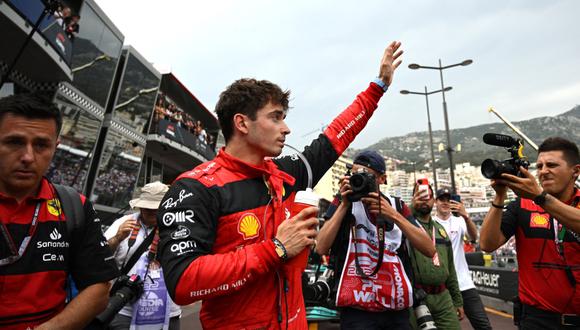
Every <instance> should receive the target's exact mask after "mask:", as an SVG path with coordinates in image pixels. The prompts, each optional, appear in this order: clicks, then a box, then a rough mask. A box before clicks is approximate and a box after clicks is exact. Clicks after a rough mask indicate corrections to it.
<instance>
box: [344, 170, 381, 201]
mask: <svg viewBox="0 0 580 330" xmlns="http://www.w3.org/2000/svg"><path fill="white" fill-rule="evenodd" d="M348 183H349V184H350V189H351V190H352V193H350V194H349V195H348V200H349V201H350V202H358V201H360V199H361V198H363V197H365V196H367V195H368V194H369V193H371V192H376V191H377V178H376V177H375V175H374V174H372V173H369V172H366V171H365V170H364V169H361V170H359V172H357V173H355V174H353V175H352V176H351V177H350V178H349V179H348Z"/></svg>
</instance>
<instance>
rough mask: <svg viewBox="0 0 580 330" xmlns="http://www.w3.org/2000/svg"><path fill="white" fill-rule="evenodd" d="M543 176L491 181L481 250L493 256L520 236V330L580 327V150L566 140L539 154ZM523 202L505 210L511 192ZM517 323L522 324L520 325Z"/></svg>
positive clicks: (555, 139)
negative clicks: (579, 180) (578, 183)
mask: <svg viewBox="0 0 580 330" xmlns="http://www.w3.org/2000/svg"><path fill="white" fill-rule="evenodd" d="M536 164H537V170H538V173H537V176H538V179H539V182H540V184H539V185H538V182H537V181H536V179H535V178H534V177H533V176H532V175H531V174H530V172H528V171H527V170H526V169H525V168H523V167H520V168H519V171H520V173H521V175H520V176H515V175H511V174H506V173H504V174H501V178H499V179H494V180H491V186H492V188H493V189H494V190H495V197H494V199H493V202H492V204H491V207H490V210H489V212H488V213H487V215H486V217H485V219H484V221H483V226H482V228H481V232H480V236H481V237H480V238H481V240H480V246H481V249H482V250H484V251H486V252H492V251H494V250H496V249H497V248H499V247H500V246H502V245H503V244H504V243H505V242H506V241H507V240H508V239H509V238H510V237H511V236H513V235H515V239H516V251H517V257H518V265H519V273H518V277H519V300H520V301H521V308H520V311H519V312H517V308H516V307H517V306H518V304H517V303H515V304H514V321H515V322H517V320H518V318H519V327H520V329H571V328H574V329H578V328H580V315H579V314H580V290H578V287H577V286H578V284H577V282H578V281H579V280H580V235H579V234H578V233H580V208H579V207H580V206H579V205H580V191H579V190H578V189H577V188H575V186H574V182H575V181H576V179H577V178H578V175H579V174H580V155H579V153H578V147H577V146H576V144H574V143H573V142H571V141H568V140H566V139H563V138H560V137H551V138H548V139H546V140H545V141H544V142H543V143H542V144H541V145H540V147H539V149H538V159H537V162H536ZM508 188H509V189H511V190H512V191H513V192H514V193H515V194H516V195H517V196H518V198H517V199H516V200H515V201H513V202H511V203H509V204H508V205H507V207H505V206H504V201H505V199H506V197H507V189H508ZM516 324H517V323H516Z"/></svg>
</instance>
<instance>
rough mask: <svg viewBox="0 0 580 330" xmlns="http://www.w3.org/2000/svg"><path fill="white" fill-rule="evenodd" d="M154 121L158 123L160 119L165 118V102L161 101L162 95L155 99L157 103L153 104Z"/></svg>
mask: <svg viewBox="0 0 580 330" xmlns="http://www.w3.org/2000/svg"><path fill="white" fill-rule="evenodd" d="M154 118H155V121H154V122H155V123H159V121H160V120H161V119H165V104H164V102H163V97H161V95H160V96H159V98H158V99H157V104H156V105H155V117H154Z"/></svg>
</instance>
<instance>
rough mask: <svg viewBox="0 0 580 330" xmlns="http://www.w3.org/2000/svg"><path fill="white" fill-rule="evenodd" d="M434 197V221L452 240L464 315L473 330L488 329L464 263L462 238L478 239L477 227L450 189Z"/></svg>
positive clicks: (441, 191)
mask: <svg viewBox="0 0 580 330" xmlns="http://www.w3.org/2000/svg"><path fill="white" fill-rule="evenodd" d="M435 198H436V199H435V205H436V206H437V212H436V215H435V216H434V219H435V221H437V222H438V223H439V224H440V225H441V226H443V228H445V231H446V232H447V235H448V236H449V239H450V240H451V247H452V248H453V262H454V264H455V271H456V273H457V282H458V283H459V290H460V291H461V296H462V297H463V310H464V311H465V315H466V316H467V318H468V319H469V322H470V323H471V326H472V327H473V328H474V329H475V330H479V329H491V325H490V324H489V319H488V318H487V314H486V313H485V310H484V308H483V303H482V302H481V298H480V297H479V294H478V293H477V290H476V289H475V285H474V284H473V280H472V279H471V273H470V272H469V267H468V266H467V260H465V251H464V243H463V237H464V236H465V235H468V236H469V237H470V239H471V240H473V241H475V240H477V227H476V226H475V223H473V221H471V218H470V217H469V214H468V213H467V211H466V210H465V207H464V206H463V203H461V202H458V201H456V200H451V191H450V190H449V189H447V188H442V189H439V190H437V193H436V195H435Z"/></svg>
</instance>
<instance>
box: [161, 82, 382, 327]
mask: <svg viewBox="0 0 580 330" xmlns="http://www.w3.org/2000/svg"><path fill="white" fill-rule="evenodd" d="M382 95H383V90H382V89H381V88H380V87H379V86H377V85H375V84H374V83H371V84H370V86H369V87H368V88H367V90H366V91H364V92H362V93H360V94H359V95H358V96H357V98H356V99H355V101H354V102H353V103H352V104H351V105H350V106H349V107H348V108H347V109H346V110H344V111H343V112H342V113H341V114H340V115H339V116H338V117H337V118H335V119H334V121H333V122H332V123H331V124H330V125H329V126H328V127H327V128H326V130H325V131H324V134H321V135H320V136H319V137H318V138H317V139H315V140H314V141H313V142H312V143H311V144H310V146H307V147H306V148H305V150H304V152H303V153H304V156H305V157H306V158H307V159H308V162H309V163H310V165H311V166H312V171H313V180H314V183H316V182H318V180H319V179H320V178H321V177H322V176H323V175H324V173H325V172H326V171H327V170H328V169H329V168H330V167H331V166H332V164H333V163H334V162H335V161H336V160H337V159H338V157H339V155H341V154H342V153H343V152H344V150H345V149H346V148H347V147H348V145H349V144H350V143H351V142H352V140H353V139H354V138H355V136H356V135H357V134H358V133H359V132H360V131H361V130H362V128H363V127H364V126H365V125H366V123H367V121H368V120H369V118H370V117H371V115H372V114H373V112H374V110H375V109H376V108H377V103H378V101H379V99H380V98H381V96H382ZM306 173H307V172H306V168H305V166H304V165H303V163H302V162H301V161H300V160H299V159H298V157H296V156H285V157H280V158H276V159H272V160H267V161H265V163H264V164H263V165H260V166H254V165H250V164H247V163H245V162H243V161H241V160H239V159H237V158H234V157H232V156H230V155H228V154H226V153H225V152H224V150H221V151H220V152H219V153H218V155H217V156H216V158H215V159H214V160H212V161H209V162H206V163H204V164H201V165H199V166H198V167H196V168H195V169H194V170H192V171H189V172H185V173H183V174H182V175H181V176H180V177H178V178H177V180H176V181H175V182H174V184H173V185H172V186H171V188H170V190H169V192H168V193H167V194H166V195H165V198H164V200H163V201H162V203H161V205H160V208H159V214H158V222H159V229H160V243H159V253H160V256H161V258H160V259H161V263H162V266H163V271H164V275H165V281H166V284H167V288H168V290H169V292H170V294H171V296H172V298H173V300H174V301H175V302H176V303H178V304H180V305H185V304H191V303H193V302H195V301H198V300H203V304H202V309H201V322H202V325H203V327H204V328H213V329H215V328H219V329H286V328H288V329H307V323H306V314H305V307H304V300H303V297H302V282H301V275H302V272H303V270H304V269H300V268H293V267H291V266H289V265H288V264H284V263H282V262H281V261H280V259H279V258H278V256H277V254H276V252H275V247H274V244H273V243H272V241H271V238H273V237H274V236H275V235H276V230H277V228H278V225H280V223H281V222H282V221H285V220H286V219H288V218H289V217H290V212H289V210H290V209H291V205H292V203H293V202H294V196H295V193H296V192H297V191H299V190H303V189H305V188H306V185H307V174H306ZM268 187H271V188H272V192H271V193H270V192H269V188H268Z"/></svg>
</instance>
